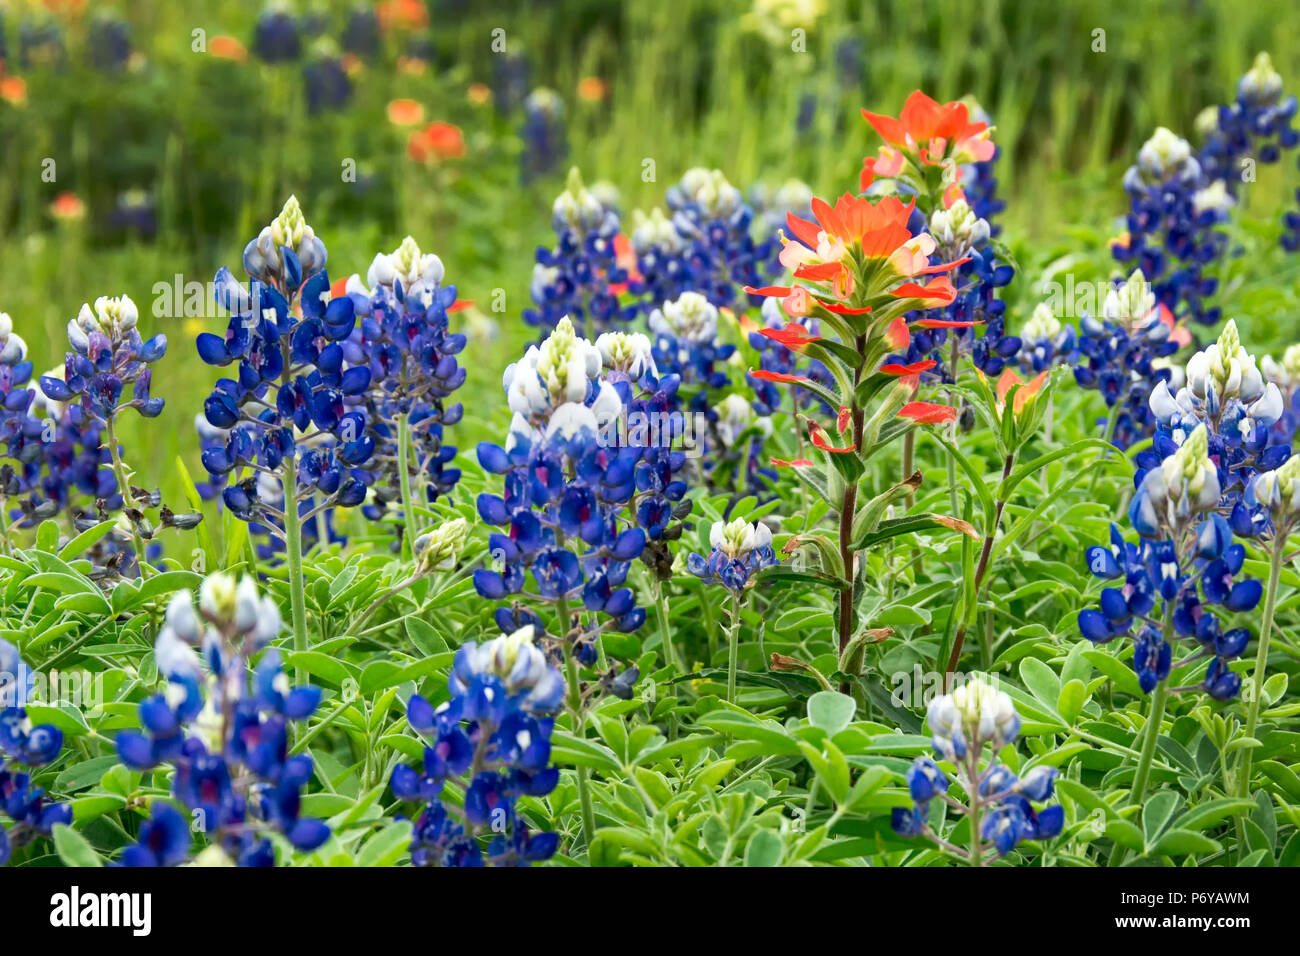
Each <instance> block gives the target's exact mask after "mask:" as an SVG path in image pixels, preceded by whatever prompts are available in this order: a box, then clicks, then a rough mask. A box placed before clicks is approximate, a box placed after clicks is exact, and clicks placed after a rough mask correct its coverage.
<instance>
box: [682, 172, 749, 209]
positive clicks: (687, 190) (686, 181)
mask: <svg viewBox="0 0 1300 956" xmlns="http://www.w3.org/2000/svg"><path fill="white" fill-rule="evenodd" d="M677 188H678V189H679V190H680V191H681V194H682V195H683V196H684V197H685V198H686V199H687V200H689V201H690V202H693V203H695V205H697V206H699V208H700V210H701V211H702V212H703V213H704V214H705V215H706V216H709V217H711V218H713V219H727V218H730V217H731V216H734V215H735V214H736V213H737V212H738V211H739V210H740V207H741V206H743V205H744V204H745V199H744V197H743V196H742V195H741V194H740V190H739V189H737V188H736V187H735V186H733V185H731V183H730V182H728V181H727V177H726V176H724V175H723V174H722V170H720V169H705V168H704V167H703V166H695V167H692V168H691V169H688V170H686V172H685V173H684V174H683V175H682V179H681V182H680V183H679V184H678V187H677Z"/></svg>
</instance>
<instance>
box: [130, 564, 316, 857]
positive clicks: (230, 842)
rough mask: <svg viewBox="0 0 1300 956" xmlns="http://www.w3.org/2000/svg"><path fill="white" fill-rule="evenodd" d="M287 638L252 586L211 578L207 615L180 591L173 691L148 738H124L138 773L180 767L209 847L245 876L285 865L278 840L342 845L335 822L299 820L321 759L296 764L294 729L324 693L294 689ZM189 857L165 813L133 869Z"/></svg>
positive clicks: (148, 703)
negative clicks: (273, 836)
mask: <svg viewBox="0 0 1300 956" xmlns="http://www.w3.org/2000/svg"><path fill="white" fill-rule="evenodd" d="M281 627H282V624H281V619H280V612H279V609H278V608H277V607H276V605H275V602H274V601H272V600H271V599H270V598H269V597H262V598H259V597H258V594H257V587H256V585H255V584H254V583H253V579H252V578H249V577H245V578H243V579H242V580H240V581H239V582H238V583H236V581H235V579H234V578H233V577H232V576H230V575H226V574H212V575H209V576H208V577H207V578H206V579H205V580H204V582H203V585H202V586H201V588H200V590H199V603H198V607H197V608H195V606H194V602H193V598H192V597H191V595H190V593H189V592H188V591H182V592H178V593H177V594H176V595H175V596H173V597H172V599H171V602H170V603H169V604H168V605H167V613H166V618H165V621H164V625H163V628H162V630H161V631H160V632H159V634H158V639H157V641H156V642H155V644H154V660H155V662H156V663H157V666H158V673H159V674H160V675H161V676H163V677H164V678H165V679H166V680H167V682H168V683H167V690H166V692H165V693H163V694H158V695H156V696H153V697H151V698H149V699H147V700H145V701H143V702H142V703H141V704H140V708H139V710H140V724H141V730H140V731H122V732H121V733H119V734H118V736H117V753H118V757H119V758H120V759H121V761H122V763H124V764H125V765H126V766H128V767H130V768H131V769H132V770H137V771H147V770H152V769H154V768H155V767H157V766H159V765H160V764H164V763H166V764H170V765H171V767H172V768H173V770H174V773H173V775H172V797H173V798H174V799H175V800H176V801H178V802H179V803H181V804H182V805H184V806H185V807H186V808H187V809H188V810H189V811H190V815H191V817H192V819H194V820H195V822H196V823H197V824H198V827H199V829H200V830H201V831H202V832H203V833H205V834H206V835H207V838H208V841H209V843H210V844H211V845H212V846H216V847H219V848H220V849H221V850H222V852H223V853H224V854H225V856H226V857H227V858H228V859H230V860H234V861H237V862H238V863H239V865H241V866H269V865H273V864H274V862H275V858H274V853H273V852H272V848H271V841H270V838H269V837H268V836H267V833H268V832H269V831H276V832H279V833H281V834H283V836H284V837H285V838H286V839H287V840H288V841H289V843H290V844H291V845H292V846H293V847H294V848H295V849H297V850H300V851H303V852H309V851H311V850H314V849H316V848H317V847H319V846H320V845H321V844H322V843H324V842H325V841H326V840H327V839H329V835H330V831H329V827H328V826H327V825H326V824H325V823H324V822H323V821H321V820H317V819H314V818H311V817H304V816H301V814H300V812H299V807H300V800H301V792H302V788H303V787H304V786H305V785H306V784H307V782H308V780H310V778H311V775H312V760H311V757H310V756H307V755H305V754H297V755H292V756H291V755H290V753H289V737H288V732H289V723H290V722H294V721H303V720H306V719H307V718H309V717H310V716H311V715H312V714H313V713H314V712H315V711H316V707H317V706H318V704H319V703H320V690H319V689H318V688H315V687H310V686H303V687H293V688H291V687H290V686H289V684H288V680H287V679H286V677H285V676H284V674H283V673H282V671H281V665H280V653H279V651H278V650H276V649H275V648H273V647H269V645H270V643H271V641H272V640H273V639H274V638H275V637H276V636H277V635H278V634H279V633H280V630H281ZM196 648H197V649H198V651H199V653H198V654H196V653H195V649H196ZM259 652H260V653H261V659H260V661H258V663H257V664H256V666H254V665H253V664H252V659H253V657H254V656H255V655H256V654H258V653H259ZM188 846H189V842H188V837H187V838H186V840H185V841H184V842H183V843H182V841H181V840H180V837H179V834H178V833H177V832H176V828H175V827H174V821H173V820H172V818H171V817H170V815H168V814H167V813H166V811H160V810H159V808H158V807H155V810H154V814H153V818H152V821H151V822H150V823H148V824H146V825H145V826H144V827H142V828H141V832H140V834H139V841H138V845H137V847H136V848H134V849H132V848H128V849H127V851H126V852H125V853H124V855H123V857H122V862H123V863H124V864H126V865H159V863H162V864H163V865H166V864H167V863H169V862H179V861H180V859H182V858H183V854H182V853H181V852H180V850H181V848H182V847H184V848H186V849H188ZM155 860H156V861H158V862H151V861H155Z"/></svg>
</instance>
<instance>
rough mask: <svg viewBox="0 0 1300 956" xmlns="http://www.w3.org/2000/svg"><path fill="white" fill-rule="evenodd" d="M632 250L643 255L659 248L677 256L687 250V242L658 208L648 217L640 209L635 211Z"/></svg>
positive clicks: (633, 214)
mask: <svg viewBox="0 0 1300 956" xmlns="http://www.w3.org/2000/svg"><path fill="white" fill-rule="evenodd" d="M632 248H633V249H635V250H636V251H637V252H638V253H641V254H644V253H647V252H649V251H650V249H652V248H658V249H659V250H661V251H662V252H664V253H666V254H668V255H675V254H676V253H678V252H680V251H681V250H682V249H684V248H686V240H685V238H683V236H682V234H681V233H679V232H678V231H677V227H676V226H674V225H673V221H672V220H671V219H669V218H668V217H667V216H665V215H664V211H663V210H662V209H660V208H659V207H658V206H656V207H655V208H654V209H651V210H650V214H649V215H648V216H647V215H646V214H645V213H643V212H642V211H641V210H640V209H636V210H633V212H632Z"/></svg>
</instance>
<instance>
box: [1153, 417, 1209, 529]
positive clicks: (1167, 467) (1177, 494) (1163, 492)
mask: <svg viewBox="0 0 1300 956" xmlns="http://www.w3.org/2000/svg"><path fill="white" fill-rule="evenodd" d="M1219 494H1220V489H1219V470H1218V468H1216V467H1215V465H1214V462H1213V461H1211V460H1210V440H1209V432H1208V431H1207V430H1206V428H1205V425H1204V424H1201V425H1197V426H1196V428H1195V429H1193V430H1192V433H1191V434H1190V435H1188V436H1187V437H1186V438H1185V439H1184V440H1183V443H1182V444H1181V445H1179V446H1178V450H1177V451H1176V452H1174V453H1173V454H1172V455H1170V456H1169V457H1168V458H1166V459H1165V460H1164V461H1162V462H1161V463H1160V466H1159V467H1158V468H1152V469H1151V470H1150V471H1148V472H1147V473H1146V477H1144V478H1143V479H1142V487H1141V489H1140V491H1139V494H1138V496H1137V498H1136V500H1135V501H1134V508H1136V509H1137V511H1136V515H1134V518H1135V520H1134V524H1135V525H1136V526H1137V527H1138V529H1139V531H1140V530H1142V529H1143V528H1146V529H1155V528H1158V527H1161V526H1164V527H1166V528H1173V527H1176V526H1177V525H1178V523H1179V522H1180V521H1181V520H1183V519H1186V518H1189V517H1191V516H1193V515H1199V514H1202V513H1204V512H1206V511H1209V510H1210V509H1211V508H1214V507H1215V506H1217V505H1218V503H1219Z"/></svg>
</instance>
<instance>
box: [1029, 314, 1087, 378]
mask: <svg viewBox="0 0 1300 956" xmlns="http://www.w3.org/2000/svg"><path fill="white" fill-rule="evenodd" d="M1019 338H1020V366H1021V368H1022V369H1024V371H1025V372H1026V373H1029V372H1034V373H1037V372H1042V371H1044V370H1046V369H1049V368H1052V367H1053V366H1055V365H1059V364H1061V363H1063V362H1071V361H1073V360H1074V358H1075V357H1076V355H1077V353H1076V333H1075V330H1074V327H1073V326H1070V325H1066V326H1062V324H1061V322H1060V320H1059V319H1057V318H1056V316H1055V315H1053V314H1052V309H1051V307H1050V306H1049V305H1048V304H1047V303H1046V302H1040V303H1038V305H1036V306H1035V307H1034V311H1033V313H1032V314H1031V315H1030V317H1029V320H1028V321H1027V322H1025V324H1024V325H1023V326H1021V328H1020V336H1019Z"/></svg>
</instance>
